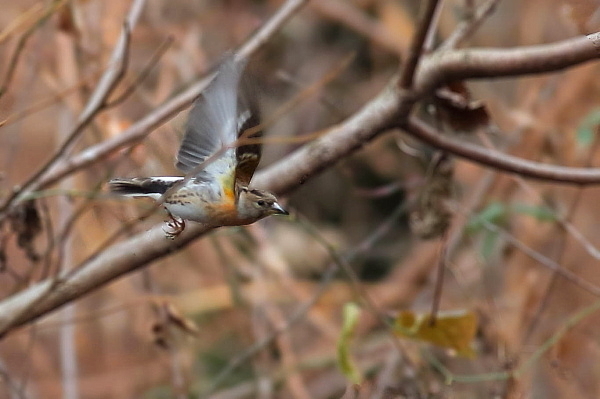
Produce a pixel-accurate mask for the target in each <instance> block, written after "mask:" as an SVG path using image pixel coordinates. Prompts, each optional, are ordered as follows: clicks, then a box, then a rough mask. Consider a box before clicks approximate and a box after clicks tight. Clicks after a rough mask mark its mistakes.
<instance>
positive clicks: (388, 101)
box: [0, 34, 600, 335]
mask: <svg viewBox="0 0 600 399" xmlns="http://www.w3.org/2000/svg"><path fill="white" fill-rule="evenodd" d="M597 36H598V34H596V36H593V37H596V38H597ZM596 40H597V39H596ZM258 43H262V42H261V41H258ZM483 55H485V57H483ZM599 56H600V53H599V52H598V50H597V49H596V47H595V46H594V45H593V44H592V41H591V39H588V38H586V37H582V38H577V39H570V40H565V41H562V42H558V43H555V44H552V45H544V46H531V47H522V48H520V49H515V50H459V51H449V52H444V53H441V54H434V55H432V56H429V57H426V58H424V59H423V60H422V61H423V64H422V65H421V66H422V68H419V70H418V71H417V73H416V75H415V79H414V82H415V86H414V87H415V89H416V92H415V93H409V92H407V91H405V90H398V88H397V85H395V84H394V85H391V87H388V88H386V89H385V90H383V91H382V93H381V94H380V95H378V96H377V97H376V98H375V99H373V100H372V101H370V102H369V103H368V104H366V105H365V106H364V107H363V108H362V109H361V110H360V111H358V112H357V113H356V114H354V115H353V116H351V117H350V118H349V119H347V120H346V121H344V122H343V123H341V124H339V125H337V126H334V127H333V128H331V129H330V130H329V132H328V133H327V134H326V135H324V136H322V137H320V138H319V139H317V140H315V141H314V142H312V143H310V144H308V145H305V146H303V147H301V148H300V149H298V150H297V151H295V152H294V153H292V154H291V155H289V156H288V157H286V158H285V159H284V160H282V161H280V162H279V163H276V164H274V165H273V166H272V167H270V168H268V169H266V170H265V171H263V172H261V173H259V174H257V176H256V178H255V184H256V186H259V187H261V188H265V189H267V190H270V191H273V192H274V193H276V194H280V195H281V194H283V193H287V192H290V191H292V190H293V189H295V188H297V187H298V186H299V185H301V184H302V183H303V182H304V181H306V180H307V179H309V178H310V177H312V176H314V175H316V174H317V173H319V172H320V171H322V170H324V169H325V168H327V167H328V166H330V165H332V164H333V163H334V162H336V161H338V160H339V159H341V158H343V157H345V156H347V155H348V154H350V153H351V152H353V151H355V150H357V149H359V148H360V147H361V146H363V145H364V144H365V143H366V142H368V141H369V140H371V139H372V138H373V137H375V136H376V135H377V134H379V133H380V132H383V131H385V130H387V129H389V128H392V127H396V126H399V125H403V126H405V127H406V128H407V129H409V130H410V131H411V132H412V134H414V135H415V136H416V137H418V138H419V139H420V140H423V141H426V142H428V143H430V144H432V145H434V146H436V147H438V148H440V149H443V150H446V151H449V152H452V153H454V154H457V155H459V156H463V157H466V158H469V159H471V160H473V161H475V162H479V163H482V164H485V165H489V166H493V167H495V168H499V169H501V170H505V171H509V172H514V173H520V174H523V175H524V176H529V177H535V178H539V179H546V180H550V181H558V182H564V183H571V184H591V183H599V182H600V169H582V168H567V167H560V166H550V165H544V164H539V163H535V162H531V161H525V160H522V159H519V158H515V157H511V156H508V155H504V154H502V153H498V152H494V151H490V150H487V149H483V148H481V147H478V146H475V145H472V144H466V143H463V142H461V141H459V140H456V139H451V138H448V137H442V136H441V135H439V134H438V132H437V131H435V130H433V129H432V128H431V127H429V126H427V125H426V124H424V123H423V122H421V121H419V120H418V119H415V118H410V119H409V118H408V115H409V112H410V110H411V108H412V105H413V104H414V102H415V101H416V99H417V98H418V96H422V95H424V94H426V93H427V92H428V90H432V89H433V88H435V87H436V85H439V84H442V83H444V82H447V81H450V80H454V79H467V78H481V77H493V76H495V75H494V74H499V75H500V76H512V75H517V74H524V73H534V72H550V71H556V70H560V69H564V68H566V67H569V66H573V65H577V64H580V63H582V62H586V61H590V60H592V59H595V58H598V57H599ZM486 57H489V58H486ZM490 59H491V60H492V61H490ZM461 60H462V63H463V65H464V66H465V69H464V70H462V69H460V61H461ZM494 60H495V61H494ZM500 61H503V62H500ZM206 82H207V80H202V81H200V82H199V83H197V84H196V85H195V86H194V87H193V88H190V89H189V90H188V91H186V92H185V93H184V94H182V95H180V96H178V97H176V98H174V99H172V100H171V101H170V102H169V103H168V104H165V105H163V106H162V107H160V108H159V109H158V111H157V112H153V113H152V114H150V115H148V116H147V117H146V118H144V119H143V120H142V121H140V122H138V124H136V126H135V127H134V128H132V129H133V130H131V129H130V130H128V134H127V135H125V134H124V135H121V136H119V137H118V141H115V140H111V141H107V142H106V143H103V144H99V145H97V146H94V147H92V148H90V149H88V150H87V151H88V154H90V152H89V151H92V153H91V155H93V156H95V157H96V158H95V159H97V158H98V157H100V156H105V155H107V154H108V153H110V152H111V151H114V150H115V149H117V148H119V147H121V146H123V145H125V144H126V143H128V142H131V141H136V140H139V139H141V138H142V137H143V136H144V135H145V134H146V132H145V131H143V130H141V129H142V126H143V125H144V124H145V125H146V127H149V126H156V125H157V124H158V121H159V120H164V119H166V118H168V117H169V115H170V114H172V113H173V112H175V111H176V110H178V109H180V108H183V107H184V106H186V105H187V104H188V103H189V102H191V101H192V100H193V98H194V97H195V96H196V95H197V93H199V90H200V87H201V86H202V87H203V84H206ZM195 90H197V91H195ZM167 105H169V106H167ZM407 120H408V122H405V121H407ZM415 132H416V133H415ZM123 136H125V137H123ZM84 155H85V152H84V153H81V154H79V155H78V156H77V157H75V161H76V162H82V160H84V163H85V162H87V163H88V164H89V163H91V162H93V161H94V160H95V159H94V158H93V157H92V158H83V157H84ZM80 165H81V163H80ZM60 168H61V169H55V171H54V172H53V173H54V175H53V176H55V179H57V178H60V177H61V176H65V175H66V174H68V173H71V172H72V171H73V170H75V169H73V168H72V165H71V164H61V165H60ZM56 176H58V177H56ZM48 179H49V177H45V178H44V180H42V181H41V183H40V184H48V183H49V182H50V181H51V180H48ZM206 231H208V230H207V229H206V228H204V227H202V226H199V225H195V226H190V228H188V229H187V230H186V231H185V232H184V233H183V234H182V235H181V236H180V237H179V238H178V239H177V240H176V241H174V242H172V241H169V240H166V239H165V237H164V233H163V231H162V228H161V226H156V227H154V228H152V229H151V230H150V231H148V232H145V233H142V234H139V235H137V236H134V237H132V238H130V239H128V240H126V241H123V242H120V243H117V244H114V245H113V246H111V247H110V248H108V249H107V250H106V251H104V252H102V253H101V254H98V255H97V256H95V257H93V258H91V259H89V260H87V261H86V262H84V263H83V264H82V265H81V266H80V267H79V268H77V269H76V270H74V271H73V272H71V273H70V274H64V275H61V276H60V277H59V278H58V279H57V280H46V281H43V282H41V283H39V284H37V285H34V286H32V287H30V288H28V289H26V290H24V291H22V292H20V293H18V294H16V295H14V296H13V297H10V298H8V299H6V300H5V301H4V302H2V303H0V335H2V334H5V333H6V332H7V331H9V330H10V329H12V328H14V327H16V326H19V325H22V324H24V323H27V322H29V321H31V320H34V319H35V318H37V317H40V316H42V315H44V314H46V313H47V312H49V311H51V310H53V309H55V308H57V307H59V306H61V305H62V304H64V303H67V302H69V301H71V300H74V299H76V298H78V297H81V296H83V295H85V294H87V293H88V292H90V291H91V290H93V289H96V288H98V287H100V286H102V285H104V284H106V283H108V282H109V281H112V280H114V279H116V278H118V277H120V276H122V275H124V274H126V273H128V272H131V271H133V270H136V269H137V268H139V267H142V266H144V265H146V264H148V263H150V262H152V261H155V260H157V259H159V258H161V257H164V256H167V255H169V254H171V253H172V252H173V251H176V250H178V249H180V248H182V247H184V246H186V245H187V244H188V243H189V242H191V241H192V240H194V239H195V238H196V237H199V236H200V235H202V234H203V233H205V232H206Z"/></svg>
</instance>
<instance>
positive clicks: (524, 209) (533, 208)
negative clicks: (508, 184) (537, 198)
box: [512, 204, 556, 222]
mask: <svg viewBox="0 0 600 399" xmlns="http://www.w3.org/2000/svg"><path fill="white" fill-rule="evenodd" d="M512 210H513V211H514V212H517V213H522V214H524V215H528V216H532V217H534V218H536V219H537V220H539V221H540V222H554V221H556V213H555V212H554V210H552V209H551V208H549V207H547V206H543V205H529V204H515V205H513V206H512Z"/></svg>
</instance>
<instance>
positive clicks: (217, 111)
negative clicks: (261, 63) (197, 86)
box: [176, 57, 245, 190]
mask: <svg viewBox="0 0 600 399" xmlns="http://www.w3.org/2000/svg"><path fill="white" fill-rule="evenodd" d="M244 66H245V62H236V61H235V60H234V58H233V57H229V58H228V59H227V60H225V62H224V63H223V64H222V65H221V66H220V67H219V70H218V74H217V76H216V77H215V78H214V80H213V81H212V82H211V83H210V85H209V86H208V87H207V88H206V90H205V91H204V92H203V93H202V96H201V97H200V98H198V100H196V102H195V104H194V106H193V108H192V110H191V111H190V114H189V119H188V122H187V126H186V131H185V136H184V137H183V142H182V143H181V147H180V148H179V153H178V154H177V164H176V165H177V168H178V169H179V170H181V171H182V172H184V173H186V174H187V173H190V172H192V171H193V170H194V169H195V168H197V167H199V165H201V164H202V163H203V162H204V161H206V160H207V159H208V158H209V157H211V156H212V155H214V154H215V153H217V152H218V151H219V150H222V149H223V148H224V147H226V146H228V145H231V144H232V143H233V142H235V140H237V136H238V126H239V122H238V95H237V91H238V85H239V80H240V75H241V73H242V70H243V69H244ZM236 164H237V160H236V151H235V149H227V150H226V151H225V152H224V153H223V154H222V155H220V156H219V157H218V158H217V159H214V160H212V161H211V162H209V163H207V165H206V166H205V167H200V168H199V169H201V170H199V171H197V172H196V173H195V177H196V178H199V179H202V180H214V179H218V180H219V181H220V183H221V184H222V185H224V186H225V187H224V189H232V190H233V186H234V177H235V176H234V173H235V167H236Z"/></svg>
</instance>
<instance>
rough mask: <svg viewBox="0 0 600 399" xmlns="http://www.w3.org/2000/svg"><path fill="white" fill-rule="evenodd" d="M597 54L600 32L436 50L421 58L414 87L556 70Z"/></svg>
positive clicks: (424, 90)
mask: <svg viewBox="0 0 600 399" xmlns="http://www.w3.org/2000/svg"><path fill="white" fill-rule="evenodd" d="M599 58H600V32H598V33H592V34H590V35H587V36H579V37H576V38H573V39H567V40H562V41H560V42H555V43H551V44H542V45H537V46H522V47H516V48H509V49H499V48H487V49H486V48H474V49H462V50H453V51H442V52H435V53H433V54H431V55H429V56H424V57H423V59H422V60H421V64H420V66H419V73H418V74H417V76H416V79H415V91H417V92H418V93H427V92H429V91H431V90H432V89H433V88H436V87H439V86H441V85H442V84H444V83H449V82H453V81H457V80H466V79H483V78H500V77H507V76H523V75H530V74H537V73H548V72H556V71H560V70H563V69H566V68H569V67H572V66H574V65H579V64H582V63H584V62H588V61H592V60H594V59H599Z"/></svg>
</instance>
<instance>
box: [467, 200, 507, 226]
mask: <svg viewBox="0 0 600 399" xmlns="http://www.w3.org/2000/svg"><path fill="white" fill-rule="evenodd" d="M506 214H507V208H506V205H504V204H502V203H500V202H492V203H491V204H489V205H488V206H487V207H485V208H484V209H483V210H482V211H481V212H479V213H478V214H476V215H474V216H472V217H471V219H470V220H469V223H467V230H468V231H469V232H471V233H474V232H477V231H480V230H482V229H484V228H485V225H486V224H487V223H492V224H500V223H501V222H502V221H504V219H505V218H506Z"/></svg>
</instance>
